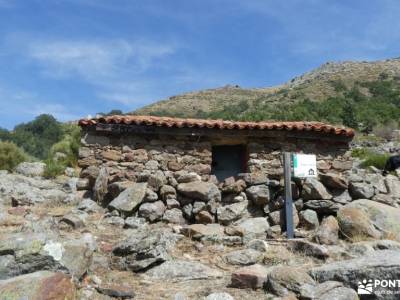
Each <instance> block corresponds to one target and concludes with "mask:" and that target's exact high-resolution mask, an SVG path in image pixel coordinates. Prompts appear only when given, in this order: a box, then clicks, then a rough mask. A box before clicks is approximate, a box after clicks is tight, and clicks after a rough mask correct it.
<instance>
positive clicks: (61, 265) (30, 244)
mask: <svg viewBox="0 0 400 300" xmlns="http://www.w3.org/2000/svg"><path fill="white" fill-rule="evenodd" d="M92 253H93V249H91V248H90V247H89V243H88V242H87V241H86V240H85V239H83V238H82V239H69V240H66V241H57V240H51V239H49V238H46V237H45V236H44V235H35V234H31V235H24V234H23V233H20V234H14V235H7V236H3V238H2V240H0V257H1V255H3V254H6V255H8V256H7V261H5V260H4V259H2V262H3V263H7V265H8V266H9V267H8V268H7V269H6V270H5V272H2V273H0V279H6V278H9V277H12V276H17V275H21V274H25V273H32V272H35V271H39V270H52V271H64V272H67V273H69V274H71V275H72V276H73V277H75V278H77V279H79V278H81V277H82V275H83V274H84V273H85V272H86V271H87V269H88V267H89V264H90V262H91V258H92ZM0 269H1V267H0Z"/></svg>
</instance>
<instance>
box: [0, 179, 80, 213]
mask: <svg viewBox="0 0 400 300" xmlns="http://www.w3.org/2000/svg"><path fill="white" fill-rule="evenodd" d="M70 195H73V194H71V193H66V192H65V191H64V190H63V187H62V184H60V183H57V182H55V181H52V180H46V179H43V178H40V177H26V176H23V175H20V174H11V173H6V172H0V199H2V200H3V201H6V202H5V203H10V202H12V204H13V205H14V206H23V205H35V204H36V203H46V204H52V205H54V204H60V203H64V202H65V201H66V200H67V198H68V196H70Z"/></svg>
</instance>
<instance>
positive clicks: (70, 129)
mask: <svg viewBox="0 0 400 300" xmlns="http://www.w3.org/2000/svg"><path fill="white" fill-rule="evenodd" d="M79 145H80V128H79V127H78V126H77V125H73V124H63V123H60V122H58V121H57V120H56V119H55V118H54V117H53V116H51V115H46V114H43V115H40V116H38V117H36V118H35V119H34V120H33V121H30V122H27V123H22V124H19V125H17V126H15V128H14V130H12V131H8V130H6V129H2V128H0V169H6V170H9V171H11V170H12V169H13V168H14V167H15V166H16V165H17V164H18V163H20V162H21V161H39V160H42V161H45V162H46V165H47V170H46V172H47V173H46V174H48V176H49V177H52V176H55V175H58V174H60V173H62V172H64V170H65V168H66V167H75V166H76V163H77V157H78V150H79Z"/></svg>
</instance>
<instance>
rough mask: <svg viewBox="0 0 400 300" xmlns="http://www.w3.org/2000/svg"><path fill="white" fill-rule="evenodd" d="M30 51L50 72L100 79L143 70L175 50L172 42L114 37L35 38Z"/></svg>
mask: <svg viewBox="0 0 400 300" xmlns="http://www.w3.org/2000/svg"><path fill="white" fill-rule="evenodd" d="M27 51H28V53H27V55H28V56H29V57H31V58H32V59H34V60H36V61H38V62H39V63H41V64H42V66H43V67H44V71H45V73H46V75H48V76H55V77H58V76H61V77H64V76H74V75H79V76H82V77H83V78H84V79H86V80H89V81H92V82H94V83H96V82H97V81H98V80H99V78H109V77H113V76H116V75H117V74H118V73H121V72H129V73H141V72H144V71H146V70H147V69H148V68H150V67H151V66H152V63H153V62H154V61H155V60H157V59H160V58H163V57H165V56H167V55H169V54H172V53H173V52H174V51H175V49H174V47H173V46H171V45H163V44H161V45H160V44H155V43H150V42H143V41H142V42H139V41H138V42H128V41H126V40H110V41H101V42H99V41H93V42H91V41H75V40H58V41H35V42H32V43H30V44H29V46H28V49H27Z"/></svg>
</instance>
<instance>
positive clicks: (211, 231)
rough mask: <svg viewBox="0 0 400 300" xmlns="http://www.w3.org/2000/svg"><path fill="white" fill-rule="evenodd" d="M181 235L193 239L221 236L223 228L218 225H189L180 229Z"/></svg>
mask: <svg viewBox="0 0 400 300" xmlns="http://www.w3.org/2000/svg"><path fill="white" fill-rule="evenodd" d="M181 231H182V234H184V235H185V236H188V237H192V238H193V239H201V238H203V237H209V236H223V235H224V227H222V226H221V225H219V224H207V225H204V224H191V225H187V226H184V227H183V228H182V230H181Z"/></svg>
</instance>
